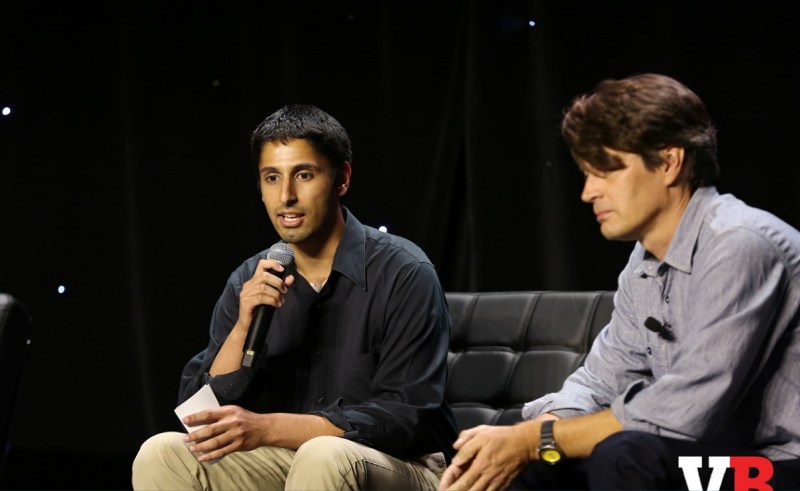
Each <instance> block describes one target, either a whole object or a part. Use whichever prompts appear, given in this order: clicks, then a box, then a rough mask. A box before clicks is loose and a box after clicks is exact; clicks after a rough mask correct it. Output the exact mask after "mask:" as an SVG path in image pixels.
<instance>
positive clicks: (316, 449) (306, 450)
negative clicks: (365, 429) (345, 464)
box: [294, 436, 357, 465]
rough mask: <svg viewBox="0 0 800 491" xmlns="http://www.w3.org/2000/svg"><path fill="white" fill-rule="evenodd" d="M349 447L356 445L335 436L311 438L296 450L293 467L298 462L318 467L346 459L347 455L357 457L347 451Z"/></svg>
mask: <svg viewBox="0 0 800 491" xmlns="http://www.w3.org/2000/svg"><path fill="white" fill-rule="evenodd" d="M350 445H356V444H355V443H353V442H351V441H350V440H347V439H345V438H340V437H337V436H318V437H316V438H312V439H311V440H308V441H307V442H305V443H304V444H302V445H301V446H300V448H298V449H297V453H296V454H295V457H294V460H295V465H296V464H297V463H299V462H303V463H310V464H311V465H314V464H315V463H316V464H317V465H319V464H320V463H322V462H328V461H331V460H340V458H341V457H342V456H344V457H345V459H347V456H348V455H357V454H356V453H355V452H351V451H350V450H348V449H349V446H350Z"/></svg>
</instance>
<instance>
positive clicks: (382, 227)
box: [378, 225, 389, 233]
mask: <svg viewBox="0 0 800 491" xmlns="http://www.w3.org/2000/svg"><path fill="white" fill-rule="evenodd" d="M378 230H379V231H381V232H384V233H386V232H388V231H389V229H388V228H386V227H384V226H383V225H381V226H380V227H378Z"/></svg>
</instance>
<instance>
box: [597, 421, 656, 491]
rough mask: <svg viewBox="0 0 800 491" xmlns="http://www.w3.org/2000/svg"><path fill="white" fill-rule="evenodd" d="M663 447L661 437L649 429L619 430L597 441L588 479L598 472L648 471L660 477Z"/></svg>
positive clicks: (626, 473)
mask: <svg viewBox="0 0 800 491" xmlns="http://www.w3.org/2000/svg"><path fill="white" fill-rule="evenodd" d="M664 465H665V462H664V451H663V442H662V440H661V439H660V438H659V437H658V436H656V435H652V434H650V433H644V432H640V431H622V432H619V433H615V434H613V435H611V436H609V437H608V438H606V439H605V440H603V441H601V442H600V443H598V444H597V445H596V446H595V448H594V450H592V454H591V456H590V457H589V461H588V468H587V471H588V474H589V478H590V481H592V480H594V479H597V476H606V477H608V476H618V477H621V478H622V477H625V476H627V477H626V479H632V478H633V477H632V476H639V475H647V476H648V477H652V478H656V479H662V478H663V477H664V475H665V473H666V469H663V466H664Z"/></svg>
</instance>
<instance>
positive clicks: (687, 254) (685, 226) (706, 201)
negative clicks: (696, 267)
mask: <svg viewBox="0 0 800 491" xmlns="http://www.w3.org/2000/svg"><path fill="white" fill-rule="evenodd" d="M717 196H719V193H718V192H717V188H715V187H713V186H709V187H702V188H698V189H697V190H696V191H695V192H694V194H692V197H691V199H690V200H689V204H688V206H687V207H686V211H684V212H683V217H681V221H680V223H679V224H678V229H677V230H676V231H675V235H674V236H673V237H672V240H671V241H670V243H669V248H668V249H667V255H666V256H665V257H664V263H666V264H669V265H670V266H672V267H673V268H675V269H678V270H680V271H683V272H685V273H691V272H692V258H693V256H694V249H695V244H696V243H697V238H698V236H699V235H700V227H701V226H702V225H703V220H704V218H705V215H706V212H707V211H708V208H709V206H711V202H712V201H713V200H714V198H716V197H717ZM648 257H651V256H650V254H649V253H646V254H645V258H648Z"/></svg>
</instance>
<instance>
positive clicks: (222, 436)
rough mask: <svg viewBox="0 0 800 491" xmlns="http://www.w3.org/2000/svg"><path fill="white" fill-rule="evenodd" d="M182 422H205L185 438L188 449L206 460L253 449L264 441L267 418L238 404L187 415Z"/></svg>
mask: <svg viewBox="0 0 800 491" xmlns="http://www.w3.org/2000/svg"><path fill="white" fill-rule="evenodd" d="M183 422H184V423H185V424H187V425H189V426H194V425H201V424H205V425H207V426H205V427H203V428H201V429H199V430H197V431H193V432H191V433H189V434H188V435H186V436H185V437H184V441H185V442H187V443H189V444H190V446H189V450H191V451H192V452H195V453H200V454H201V455H198V457H197V458H198V460H199V461H201V462H205V461H208V460H214V459H219V458H222V457H224V456H226V455H228V454H230V453H233V452H239V451H243V450H253V449H254V448H258V447H260V446H262V445H263V443H262V442H263V441H264V435H265V432H266V431H268V429H267V428H265V427H264V425H265V423H266V418H264V415H262V414H257V413H254V412H251V411H247V410H246V409H242V408H241V407H239V406H223V407H221V408H218V409H208V410H205V411H200V412H198V413H195V414H192V415H191V416H187V417H186V418H184V419H183Z"/></svg>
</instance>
